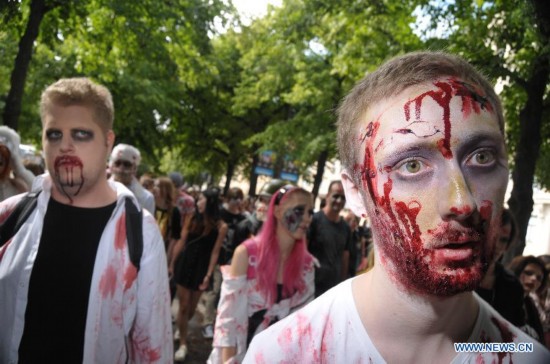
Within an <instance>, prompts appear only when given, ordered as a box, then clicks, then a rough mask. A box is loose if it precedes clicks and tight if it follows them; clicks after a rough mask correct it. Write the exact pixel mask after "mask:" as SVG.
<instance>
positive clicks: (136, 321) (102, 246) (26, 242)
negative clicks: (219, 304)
mask: <svg viewBox="0 0 550 364" xmlns="http://www.w3.org/2000/svg"><path fill="white" fill-rule="evenodd" d="M40 116H41V119H42V129H43V131H42V145H43V149H44V156H45V160H46V166H47V173H46V174H44V175H42V176H39V177H37V178H36V179H35V181H34V183H33V187H32V190H31V193H32V194H31V195H28V196H25V195H17V196H14V197H12V198H10V199H8V200H6V201H3V202H2V203H1V204H0V223H2V226H0V236H1V237H2V238H3V240H6V241H5V243H3V245H2V246H1V247H0V302H1V305H0V327H1V328H2V329H1V330H0V362H1V363H17V362H19V363H36V362H57V363H76V362H82V363H119V362H134V363H170V362H171V361H172V355H173V347H172V339H171V338H172V327H171V318H170V307H169V303H170V295H169V290H168V279H167V278H168V272H167V268H166V267H167V265H166V257H165V252H164V243H163V240H162V237H161V235H160V232H159V229H158V226H157V224H156V222H155V220H154V218H153V217H152V216H151V214H150V213H148V212H147V211H144V210H141V209H140V207H139V203H138V201H137V200H136V198H135V197H134V195H133V194H132V193H131V192H130V191H129V190H128V189H127V188H126V187H125V186H124V185H122V184H121V183H118V182H114V181H108V180H107V176H106V170H105V163H106V161H107V158H108V156H109V154H110V152H111V149H112V147H113V143H114V141H115V135H114V132H113V130H112V127H113V120H114V107H113V101H112V97H111V94H110V92H109V91H108V90H107V88H105V87H104V86H101V85H99V84H96V83H94V82H92V81H91V80H89V79H87V78H70V79H61V80H59V81H57V82H55V83H54V84H52V85H50V86H48V87H47V88H46V90H45V91H44V92H43V94H42V98H41V103H40ZM36 194H38V197H37V198H35V202H36V205H35V206H32V205H26V206H32V209H30V211H31V212H30V214H29V215H28V216H27V217H26V219H25V220H24V222H23V224H22V225H21V227H20V228H19V229H17V228H15V229H14V230H13V231H10V232H11V233H13V235H12V236H9V237H7V236H6V235H7V234H8V231H9V230H8V225H9V224H8V221H9V220H10V218H11V217H12V216H15V214H19V215H18V216H23V214H22V213H21V214H20V213H19V212H18V211H19V210H18V207H19V206H21V202H24V201H26V200H27V199H28V198H29V196H32V195H36ZM140 210H141V211H140ZM130 216H131V217H130ZM136 247H139V249H138V250H140V252H139V253H137V254H133V253H134V252H135V251H136V250H135V248H136Z"/></svg>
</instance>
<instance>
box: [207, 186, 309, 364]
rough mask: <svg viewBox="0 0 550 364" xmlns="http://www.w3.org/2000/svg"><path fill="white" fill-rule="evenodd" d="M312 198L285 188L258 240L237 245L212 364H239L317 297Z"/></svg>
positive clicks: (227, 274) (226, 274)
mask: <svg viewBox="0 0 550 364" xmlns="http://www.w3.org/2000/svg"><path fill="white" fill-rule="evenodd" d="M312 207H313V199H312V196H311V194H310V193H309V192H308V191H306V190H304V189H303V188H300V187H296V186H291V185H287V186H285V187H283V188H281V189H279V190H278V191H277V192H276V193H274V194H273V197H272V198H271V201H270V203H269V210H268V212H267V218H266V221H265V222H264V224H263V226H262V229H261V231H260V232H259V234H258V235H257V236H256V237H253V238H251V239H248V240H246V241H245V242H244V243H243V244H241V245H239V247H237V249H236V250H235V253H234V254H233V260H232V263H231V266H224V267H222V268H221V270H222V274H223V283H222V290H221V299H220V303H219V305H218V313H217V318H216V328H215V331H214V341H213V343H212V346H213V350H212V353H211V354H210V357H209V358H208V362H209V363H240V362H241V361H242V359H243V357H244V354H245V352H246V349H247V347H248V344H249V343H250V341H251V340H252V337H253V336H254V335H256V334H257V333H258V332H260V331H262V330H265V329H266V328H267V327H268V326H269V325H271V324H273V323H274V322H276V321H278V320H280V319H282V318H284V317H286V316H287V315H289V314H290V313H292V312H293V311H295V310H297V309H299V308H301V307H302V306H304V305H305V304H307V303H308V302H310V301H311V300H313V297H314V290H315V284H314V269H313V257H312V256H311V255H310V254H309V253H308V251H307V244H306V232H307V229H308V227H309V224H310V222H311V218H312V215H313V211H312Z"/></svg>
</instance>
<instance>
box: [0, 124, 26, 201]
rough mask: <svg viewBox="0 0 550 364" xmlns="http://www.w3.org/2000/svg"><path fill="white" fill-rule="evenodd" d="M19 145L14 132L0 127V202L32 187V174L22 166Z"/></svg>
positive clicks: (17, 136)
mask: <svg viewBox="0 0 550 364" xmlns="http://www.w3.org/2000/svg"><path fill="white" fill-rule="evenodd" d="M19 143H20V138H19V134H17V132H16V131H15V130H13V129H11V128H10V127H7V126H0V201H3V200H5V199H6V198H8V197H11V196H15V195H17V194H20V193H23V192H27V191H29V190H30V189H31V187H32V182H33V180H34V174H33V173H32V172H31V171H29V170H28V169H27V168H25V166H24V165H23V162H22V160H21V156H20V155H19ZM12 174H13V175H12Z"/></svg>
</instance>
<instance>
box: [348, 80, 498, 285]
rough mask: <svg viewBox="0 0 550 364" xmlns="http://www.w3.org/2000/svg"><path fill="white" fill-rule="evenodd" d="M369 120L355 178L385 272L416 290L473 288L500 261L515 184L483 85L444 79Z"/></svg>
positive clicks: (389, 102) (389, 103)
mask: <svg viewBox="0 0 550 364" xmlns="http://www.w3.org/2000/svg"><path fill="white" fill-rule="evenodd" d="M364 120H365V123H364V124H362V125H359V127H360V130H359V134H360V135H359V137H360V138H361V143H362V144H361V155H362V156H363V158H364V159H363V160H362V161H361V163H362V164H361V165H359V166H357V169H358V170H357V171H356V172H360V176H361V177H360V178H361V184H362V186H361V190H362V193H364V198H365V199H366V201H367V204H366V205H367V206H368V207H367V209H368V213H369V216H370V217H371V218H372V224H373V231H374V234H375V242H376V244H377V246H378V250H377V253H378V254H379V258H380V259H379V261H380V262H381V264H382V266H383V268H384V269H385V270H386V271H387V272H388V273H389V275H390V277H391V278H392V279H393V280H394V281H397V282H399V283H400V284H401V285H402V286H404V287H405V289H406V290H408V291H411V292H416V293H420V294H428V295H435V296H450V295H454V294H456V293H459V292H463V291H466V290H472V289H473V288H475V287H476V286H477V284H478V283H479V281H480V280H481V278H482V276H483V274H484V272H485V270H486V266H487V263H488V262H490V260H491V256H492V251H493V248H494V245H495V242H496V239H497V238H498V233H499V228H500V216H501V211H502V203H503V198H504V193H505V190H506V185H507V182H508V167H507V156H506V150H505V144H504V137H503V135H502V133H501V131H500V129H499V125H498V121H497V117H496V115H495V113H494V110H493V107H492V105H491V104H490V103H489V102H488V101H487V99H486V98H485V95H484V94H483V92H482V91H481V90H479V89H478V88H477V87H474V86H472V85H468V84H466V83H464V82H462V81H460V80H457V79H449V78H443V79H440V80H437V81H435V82H432V83H428V84H423V85H417V86H413V87H410V88H408V89H406V90H405V91H404V92H402V93H400V94H399V95H397V96H394V97H391V98H389V99H386V100H384V101H382V102H379V103H377V104H375V106H374V107H373V108H371V109H370V110H369V111H368V112H367V113H366V115H365V119H364Z"/></svg>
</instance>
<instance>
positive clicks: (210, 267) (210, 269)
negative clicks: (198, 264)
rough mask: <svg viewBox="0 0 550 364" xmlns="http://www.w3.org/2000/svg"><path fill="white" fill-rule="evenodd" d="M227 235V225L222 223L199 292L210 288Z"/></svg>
mask: <svg viewBox="0 0 550 364" xmlns="http://www.w3.org/2000/svg"><path fill="white" fill-rule="evenodd" d="M226 234H227V224H226V223H224V222H222V223H221V224H220V228H219V230H218V236H217V238H216V242H215V243H214V248H213V249H212V253H210V262H209V263H208V270H207V271H206V276H204V279H203V280H202V283H201V284H200V286H199V290H201V291H204V290H206V289H207V288H208V283H209V282H210V277H212V273H213V272H214V268H215V267H216V263H217V262H218V256H219V255H220V248H221V246H222V243H223V239H225V235H226Z"/></svg>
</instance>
